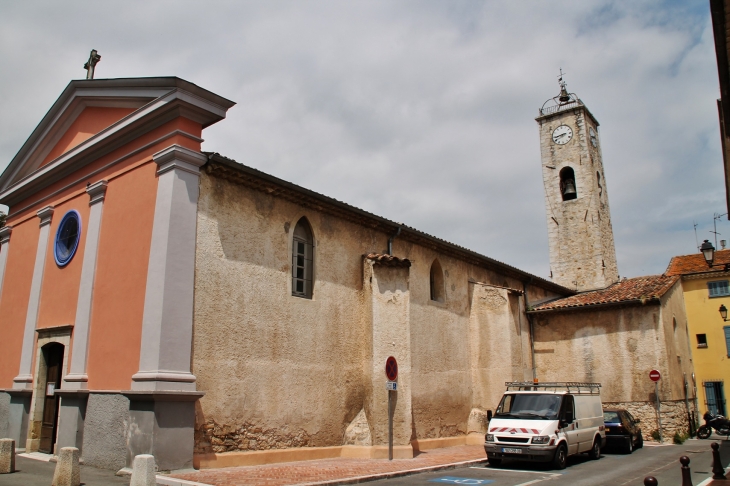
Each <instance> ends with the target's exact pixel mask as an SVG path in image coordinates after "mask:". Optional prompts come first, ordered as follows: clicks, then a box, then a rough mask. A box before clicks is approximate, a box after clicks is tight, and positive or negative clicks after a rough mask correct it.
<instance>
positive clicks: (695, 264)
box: [664, 250, 730, 275]
mask: <svg viewBox="0 0 730 486" xmlns="http://www.w3.org/2000/svg"><path fill="white" fill-rule="evenodd" d="M726 263H730V250H717V251H715V261H714V262H713V266H712V267H710V266H708V265H707V262H706V261H705V257H703V256H702V253H692V254H691V255H679V256H676V257H673V258H672V259H671V260H670V261H669V266H668V267H667V271H666V272H664V274H665V275H690V274H693V273H708V272H722V271H724V270H725V264H726Z"/></svg>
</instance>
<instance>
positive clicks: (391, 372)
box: [385, 356, 398, 381]
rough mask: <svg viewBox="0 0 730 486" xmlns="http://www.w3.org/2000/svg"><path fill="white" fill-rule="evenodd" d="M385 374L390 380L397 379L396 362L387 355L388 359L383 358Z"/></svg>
mask: <svg viewBox="0 0 730 486" xmlns="http://www.w3.org/2000/svg"><path fill="white" fill-rule="evenodd" d="M385 376H387V377H388V379H389V380H390V381H395V380H397V379H398V362H397V361H396V360H395V358H394V357H392V356H389V357H388V359H387V360H385Z"/></svg>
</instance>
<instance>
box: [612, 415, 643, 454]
mask: <svg viewBox="0 0 730 486" xmlns="http://www.w3.org/2000/svg"><path fill="white" fill-rule="evenodd" d="M603 423H604V424H605V426H606V445H607V446H618V447H620V448H621V449H622V450H623V451H624V452H626V453H627V454H631V453H632V452H634V449H639V448H641V447H643V446H644V438H643V437H642V435H641V427H639V421H638V420H637V419H635V418H634V417H632V416H631V414H630V413H629V412H628V410H622V409H610V410H604V411H603Z"/></svg>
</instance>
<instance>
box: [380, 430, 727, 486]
mask: <svg viewBox="0 0 730 486" xmlns="http://www.w3.org/2000/svg"><path fill="white" fill-rule="evenodd" d="M683 455H686V456H687V457H689V458H690V461H691V462H690V469H691V471H692V484H694V485H695V486H697V485H698V484H700V483H701V482H702V481H703V480H705V479H706V478H708V477H710V476H712V468H711V462H712V457H711V449H710V441H709V440H704V441H700V440H688V441H687V442H685V443H684V444H683V445H661V446H659V445H657V446H649V445H647V446H645V447H644V448H643V449H639V450H636V451H634V453H633V454H631V455H625V454H619V453H609V452H605V453H604V454H603V455H602V456H601V459H599V460H598V461H591V460H589V459H588V457H587V456H586V455H585V454H582V455H580V456H576V457H572V458H570V459H569V461H568V467H567V468H566V469H565V470H563V471H553V470H550V469H549V468H548V467H546V466H543V465H539V464H531V463H525V462H517V461H509V462H507V461H505V462H504V463H503V464H502V466H501V467H499V468H493V467H491V466H488V465H484V466H478V467H462V468H457V469H451V470H446V471H438V472H432V473H423V474H418V475H414V476H407V477H402V478H394V479H389V480H383V481H377V482H375V484H379V483H383V484H388V485H393V486H395V485H409V486H413V485H424V486H427V485H435V484H445V485H448V484H451V485H463V486H469V485H474V486H478V485H487V484H489V485H491V486H526V485H528V484H529V485H533V484H539V483H545V486H563V485H570V486H584V485H585V486H595V485H597V484H610V485H615V486H622V485H625V486H634V485H637V486H640V485H643V484H644V483H643V481H644V477H646V476H654V477H656V478H657V480H658V481H659V485H660V486H664V485H677V484H681V482H682V479H681V470H680V467H681V465H680V463H679V458H680V457H681V456H683ZM722 455H723V458H722V459H723V465H725V466H727V465H728V463H730V444H727V443H726V444H724V446H723V448H722Z"/></svg>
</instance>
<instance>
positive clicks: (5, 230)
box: [0, 226, 13, 245]
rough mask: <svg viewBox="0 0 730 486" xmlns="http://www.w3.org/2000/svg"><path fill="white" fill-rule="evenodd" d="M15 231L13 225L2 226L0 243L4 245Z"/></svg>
mask: <svg viewBox="0 0 730 486" xmlns="http://www.w3.org/2000/svg"><path fill="white" fill-rule="evenodd" d="M12 233H13V227H12V226H3V227H2V228H0V245H4V244H5V243H7V242H8V241H10V235H11V234H12Z"/></svg>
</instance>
